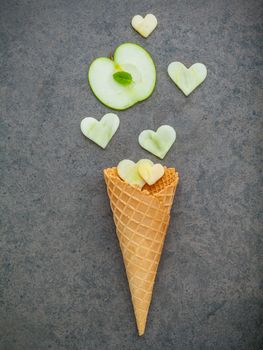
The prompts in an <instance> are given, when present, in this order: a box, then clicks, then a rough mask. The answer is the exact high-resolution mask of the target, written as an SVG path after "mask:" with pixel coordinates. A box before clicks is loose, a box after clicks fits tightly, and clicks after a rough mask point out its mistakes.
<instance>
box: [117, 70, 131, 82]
mask: <svg viewBox="0 0 263 350" xmlns="http://www.w3.org/2000/svg"><path fill="white" fill-rule="evenodd" d="M113 79H114V80H116V81H117V82H118V83H120V84H122V85H129V84H130V83H131V82H132V76H131V74H130V73H128V72H117V73H114V74H113Z"/></svg>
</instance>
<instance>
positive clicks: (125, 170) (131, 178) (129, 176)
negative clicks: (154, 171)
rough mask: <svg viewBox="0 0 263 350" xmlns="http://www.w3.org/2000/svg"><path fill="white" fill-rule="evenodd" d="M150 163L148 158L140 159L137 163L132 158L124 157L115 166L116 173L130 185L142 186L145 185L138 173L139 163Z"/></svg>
mask: <svg viewBox="0 0 263 350" xmlns="http://www.w3.org/2000/svg"><path fill="white" fill-rule="evenodd" d="M142 162H143V163H144V164H145V166H146V164H147V163H148V164H150V165H152V164H153V163H152V162H151V161H150V160H148V159H141V160H139V161H138V162H137V163H134V162H133V161H132V160H129V159H124V160H122V161H121V162H120V163H119V164H118V166H117V173H118V175H119V177H120V178H121V179H122V180H124V181H126V182H128V183H129V184H130V185H135V186H138V187H139V188H142V187H143V186H144V185H145V181H144V179H143V178H142V177H141V175H140V174H139V171H138V168H139V166H140V164H141V163H142Z"/></svg>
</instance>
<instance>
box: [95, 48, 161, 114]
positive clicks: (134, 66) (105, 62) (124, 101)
mask: <svg viewBox="0 0 263 350" xmlns="http://www.w3.org/2000/svg"><path fill="white" fill-rule="evenodd" d="M120 71H124V72H128V73H130V74H131V76H132V82H131V83H130V84H128V85H122V84H120V83H119V82H117V81H116V80H115V79H114V78H113V74H114V73H116V72H120ZM88 79H89V83H90V86H91V89H92V91H93V93H94V94H95V96H96V97H97V98H98V99H99V100H100V101H101V102H102V103H104V104H105V105H106V106H108V107H110V108H112V109H117V110H123V109H126V108H129V107H131V106H133V105H134V104H135V103H137V102H140V101H143V100H145V99H146V98H148V97H149V96H150V95H151V94H152V92H153V90H154V87H155V83H156V70H155V65H154V62H153V60H152V58H151V56H150V54H149V53H148V52H147V51H146V50H145V49H144V48H142V47H141V46H139V45H137V44H132V43H124V44H122V45H120V46H118V47H117V49H116V51H115V53H114V59H113V60H111V59H110V58H106V57H99V58H97V59H95V60H94V61H93V62H92V63H91V65H90V68H89V73H88Z"/></svg>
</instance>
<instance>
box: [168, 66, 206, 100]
mask: <svg viewBox="0 0 263 350" xmlns="http://www.w3.org/2000/svg"><path fill="white" fill-rule="evenodd" d="M168 74H169V76H170V78H171V79H172V80H173V82H174V83H175V84H176V85H177V86H178V88H179V89H180V90H182V91H183V93H184V94H185V96H188V95H190V94H191V92H193V91H194V90H195V89H196V88H197V87H198V86H199V85H200V84H201V83H202V82H203V81H204V80H205V78H206V76H207V69H206V66H205V65H204V64H203V63H195V64H193V65H192V66H191V67H190V68H186V67H185V65H184V64H183V63H181V62H172V63H170V64H169V66H168Z"/></svg>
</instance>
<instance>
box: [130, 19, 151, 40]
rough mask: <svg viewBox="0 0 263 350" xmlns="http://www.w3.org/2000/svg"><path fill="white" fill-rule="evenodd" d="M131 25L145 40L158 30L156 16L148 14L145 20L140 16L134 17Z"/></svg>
mask: <svg viewBox="0 0 263 350" xmlns="http://www.w3.org/2000/svg"><path fill="white" fill-rule="evenodd" d="M131 25H132V26H133V28H134V29H135V30H136V31H137V32H138V33H140V34H141V35H142V36H143V37H144V38H147V37H148V36H149V35H150V34H151V33H152V32H153V31H154V29H155V28H156V26H157V19H156V17H155V16H154V15H152V14H150V13H149V14H148V15H146V16H145V17H144V18H143V17H142V16H140V15H136V16H134V17H133V19H132V22H131Z"/></svg>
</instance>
